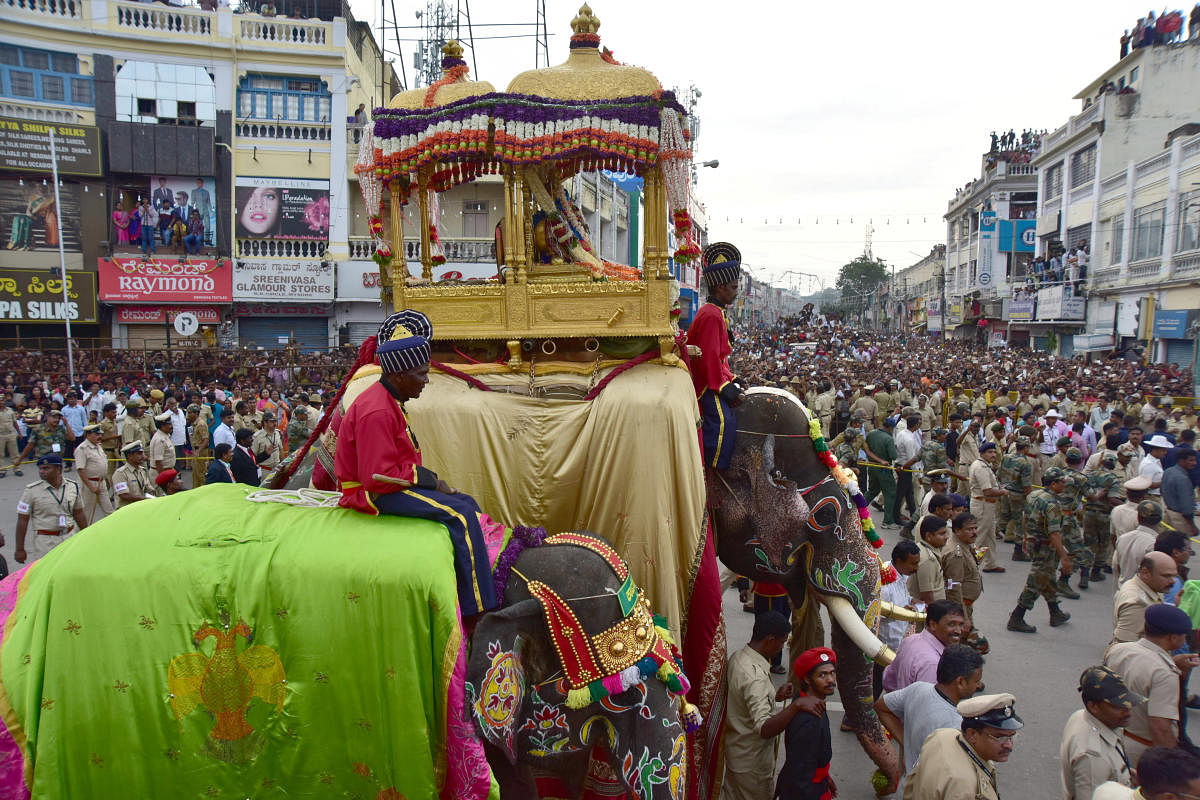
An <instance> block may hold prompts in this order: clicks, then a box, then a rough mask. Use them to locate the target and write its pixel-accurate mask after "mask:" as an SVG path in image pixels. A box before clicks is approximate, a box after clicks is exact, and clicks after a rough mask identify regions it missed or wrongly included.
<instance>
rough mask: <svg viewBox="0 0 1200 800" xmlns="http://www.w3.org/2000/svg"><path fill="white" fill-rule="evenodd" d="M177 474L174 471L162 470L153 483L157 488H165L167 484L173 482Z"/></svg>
mask: <svg viewBox="0 0 1200 800" xmlns="http://www.w3.org/2000/svg"><path fill="white" fill-rule="evenodd" d="M178 474H179V473H178V472H177V471H176V470H173V469H164V470H163V471H162V472H160V473H158V477H157V478H155V479H154V482H155V483H157V484H158V485H159V486H166V485H167V484H168V483H170V482H171V481H173V480H175V476H176V475H178Z"/></svg>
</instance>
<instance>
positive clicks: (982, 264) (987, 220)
mask: <svg viewBox="0 0 1200 800" xmlns="http://www.w3.org/2000/svg"><path fill="white" fill-rule="evenodd" d="M995 239H996V212H995V211H981V212H980V213H979V261H978V263H979V270H978V272H977V273H976V275H975V280H976V282H977V283H978V284H979V285H980V286H981V287H983V288H987V287H988V286H991V285H992V246H993V244H994V243H995Z"/></svg>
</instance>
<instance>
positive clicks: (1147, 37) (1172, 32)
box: [1121, 3, 1200, 58]
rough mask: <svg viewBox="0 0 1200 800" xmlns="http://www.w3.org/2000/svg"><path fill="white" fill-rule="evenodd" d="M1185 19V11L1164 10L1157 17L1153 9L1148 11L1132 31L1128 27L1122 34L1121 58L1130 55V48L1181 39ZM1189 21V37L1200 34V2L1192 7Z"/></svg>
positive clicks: (1169, 42)
mask: <svg viewBox="0 0 1200 800" xmlns="http://www.w3.org/2000/svg"><path fill="white" fill-rule="evenodd" d="M1183 20H1184V16H1183V12H1182V11H1178V10H1176V11H1163V12H1162V14H1160V15H1159V16H1157V17H1156V16H1154V12H1153V11H1151V12H1149V13H1147V14H1146V16H1144V17H1142V18H1140V19H1139V20H1138V21H1137V24H1136V25H1134V26H1133V30H1132V31H1130V30H1128V29H1126V30H1125V32H1124V33H1123V34H1121V58H1124V57H1125V56H1127V55H1129V52H1130V50H1137V49H1139V48H1142V47H1152V46H1154V45H1156V44H1171V43H1173V42H1177V41H1179V40H1180V39H1181V38H1183ZM1187 23H1188V25H1187V27H1188V30H1187V36H1188V38H1189V39H1192V38H1195V37H1196V36H1200V3H1197V4H1196V5H1195V6H1193V7H1192V11H1191V13H1190V14H1189V15H1188V17H1187Z"/></svg>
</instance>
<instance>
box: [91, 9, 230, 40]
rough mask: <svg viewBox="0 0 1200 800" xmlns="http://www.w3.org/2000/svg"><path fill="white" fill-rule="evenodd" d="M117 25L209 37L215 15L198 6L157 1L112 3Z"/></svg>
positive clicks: (141, 31)
mask: <svg viewBox="0 0 1200 800" xmlns="http://www.w3.org/2000/svg"><path fill="white" fill-rule="evenodd" d="M113 8H114V9H115V11H116V22H117V28H119V29H124V30H129V31H134V32H137V33H144V32H150V31H154V32H159V33H178V34H182V35H184V36H201V37H205V38H208V37H211V36H212V32H213V30H212V29H213V19H214V16H215V15H214V14H213V13H212V12H211V11H201V10H200V9H190V8H179V7H177V6H167V5H159V4H157V3H153V4H151V3H114V4H113Z"/></svg>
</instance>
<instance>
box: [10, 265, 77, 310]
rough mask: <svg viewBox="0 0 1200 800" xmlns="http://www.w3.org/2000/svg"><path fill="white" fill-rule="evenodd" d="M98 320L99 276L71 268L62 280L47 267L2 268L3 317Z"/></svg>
mask: <svg viewBox="0 0 1200 800" xmlns="http://www.w3.org/2000/svg"><path fill="white" fill-rule="evenodd" d="M66 319H70V320H71V321H72V322H95V321H96V275H95V273H92V272H85V271H83V270H67V296H66V299H65V300H64V299H63V285H62V281H61V280H60V279H59V278H57V277H55V276H54V275H52V274H51V273H50V272H49V271H47V270H36V269H0V320H2V321H5V322H62V321H63V320H66Z"/></svg>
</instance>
